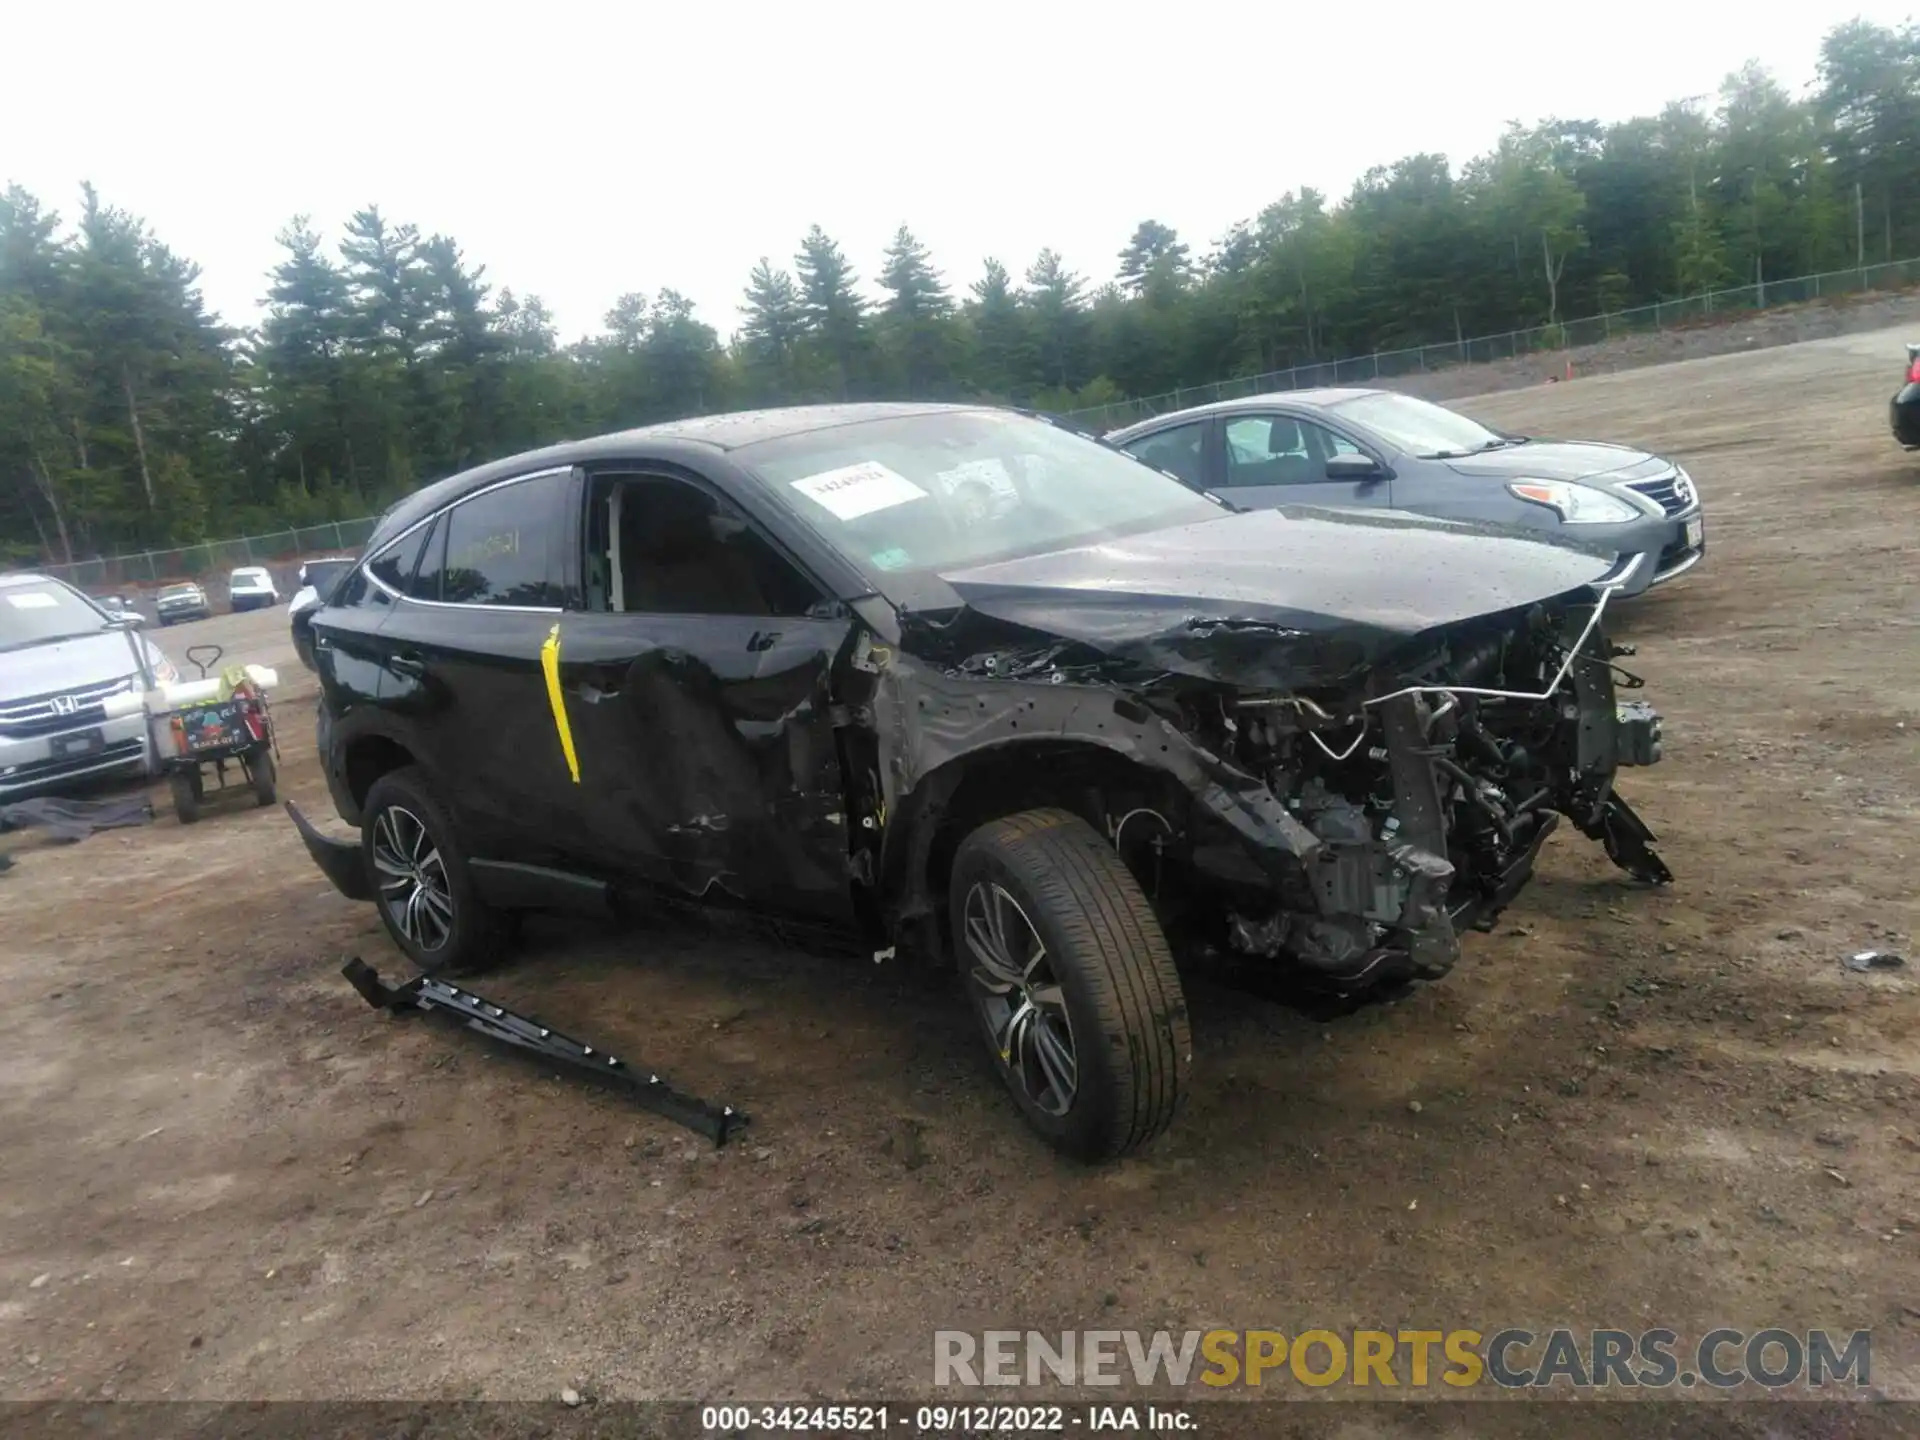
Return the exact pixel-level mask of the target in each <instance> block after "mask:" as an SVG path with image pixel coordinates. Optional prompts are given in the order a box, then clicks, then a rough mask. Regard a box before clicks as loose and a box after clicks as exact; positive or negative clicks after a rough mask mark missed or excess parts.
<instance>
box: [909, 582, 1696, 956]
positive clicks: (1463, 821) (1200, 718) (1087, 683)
mask: <svg viewBox="0 0 1920 1440" xmlns="http://www.w3.org/2000/svg"><path fill="white" fill-rule="evenodd" d="M1606 601H1607V592H1605V591H1600V592H1597V593H1596V592H1593V591H1588V592H1585V593H1584V597H1581V596H1568V597H1561V598H1560V599H1558V600H1555V601H1546V602H1541V603H1537V604H1533V605H1531V606H1527V607H1524V608H1522V609H1518V610H1510V611H1503V612H1498V613H1495V614H1490V615H1483V616H1479V617H1475V618H1472V619H1467V620H1461V621H1457V622H1454V623H1452V624H1448V625H1444V626H1441V627H1438V628H1436V629H1433V630H1429V631H1427V632H1425V633H1424V634H1423V635H1421V636H1420V637H1418V638H1417V639H1415V640H1412V641H1409V642H1408V643H1406V644H1404V645H1402V646H1398V647H1394V648H1392V649H1391V650H1390V651H1389V652H1388V653H1384V654H1375V655H1372V656H1369V657H1367V661H1368V663H1364V664H1358V665H1355V666H1353V667H1352V668H1351V669H1350V671H1349V674H1348V675H1347V676H1346V677H1343V680H1344V683H1340V684H1315V685H1310V686H1304V687H1302V688H1299V689H1289V690H1282V689H1262V688H1255V687H1253V686H1250V685H1246V684H1239V683H1234V684H1228V683H1222V681H1223V677H1232V678H1233V679H1234V680H1236V681H1239V680H1244V679H1247V678H1249V677H1251V676H1254V675H1257V674H1258V673H1260V671H1261V670H1262V669H1266V670H1268V672H1269V673H1271V667H1270V666H1267V665H1265V664H1263V665H1261V666H1258V667H1256V666H1252V665H1249V664H1244V663H1240V664H1236V663H1235V662H1234V660H1233V659H1232V658H1231V655H1232V652H1236V651H1237V652H1238V653H1239V654H1240V655H1241V656H1243V657H1244V656H1249V655H1253V654H1256V653H1260V652H1263V651H1264V652H1267V653H1271V651H1272V650H1273V649H1274V648H1275V647H1276V646H1279V645H1281V644H1282V643H1283V642H1282V637H1281V636H1280V635H1279V634H1277V633H1276V632H1275V631H1274V630H1273V629H1272V627H1270V626H1249V625H1235V624H1234V622H1211V623H1209V622H1199V621H1189V622H1188V623H1187V624H1185V625H1184V626H1182V627H1180V631H1179V634H1180V639H1179V641H1178V644H1179V646H1180V647H1181V648H1183V649H1187V650H1189V651H1192V650H1195V649H1196V648H1199V647H1200V645H1201V642H1205V648H1207V649H1210V650H1212V651H1213V654H1214V658H1215V660H1216V663H1215V664H1211V665H1209V664H1202V663H1197V662H1198V659H1199V657H1198V655H1197V654H1190V655H1189V656H1188V658H1187V659H1185V660H1183V661H1181V662H1180V665H1179V668H1178V669H1177V670H1176V669H1171V668H1169V669H1162V670H1157V671H1156V670H1155V669H1153V668H1151V667H1150V666H1149V665H1148V664H1147V663H1146V661H1147V659H1148V655H1147V653H1146V651H1145V650H1144V648H1143V649H1142V651H1141V652H1140V653H1138V654H1135V655H1133V656H1130V657H1128V658H1126V659H1119V658H1116V657H1115V656H1114V654H1113V653H1112V651H1111V650H1108V651H1107V652H1106V653H1104V654H1095V653H1093V652H1092V651H1091V650H1089V649H1088V648H1086V647H1084V646H1081V645H1077V644H1074V643H1071V642H1068V643H1058V642H1056V643H1055V644H1052V645H1048V646H1043V647H1036V648H1032V649H1028V648H1024V647H1019V646H1017V645H1010V646H1007V647H1006V648H1000V649H995V650H990V651H984V652H982V651H974V652H973V653H971V654H970V655H969V656H968V658H967V659H966V660H964V661H963V662H961V663H960V664H959V665H957V666H951V667H943V668H946V673H947V676H948V677H949V678H951V679H956V680H958V679H961V678H962V677H965V678H966V679H967V680H969V681H971V682H972V684H973V685H974V686H978V685H980V684H981V683H983V682H1000V683H1001V684H1005V685H1007V686H1008V688H1009V689H1012V690H1022V691H1026V692H1027V693H1029V694H1031V687H1036V686H1037V687H1039V688H1040V689H1041V690H1042V693H1044V694H1046V695H1047V698H1048V699H1049V700H1051V701H1054V702H1055V703H1056V704H1057V705H1058V706H1059V707H1060V711H1061V719H1060V721H1059V722H1058V723H1059V725H1060V728H1061V731H1062V733H1067V732H1070V731H1072V730H1074V729H1078V728H1080V727H1082V726H1083V725H1084V724H1085V721H1084V720H1083V719H1082V718H1080V717H1082V716H1083V715H1084V713H1085V711H1086V710H1087V709H1088V706H1087V705H1086V704H1085V702H1084V701H1075V700H1073V699H1072V698H1071V697H1072V696H1074V695H1075V694H1076V693H1078V694H1084V693H1085V688H1086V687H1097V688H1098V689H1099V690H1100V691H1103V692H1105V694H1106V695H1111V696H1115V697H1117V698H1115V699H1113V700H1112V701H1111V702H1110V708H1108V707H1104V706H1103V707H1101V708H1102V709H1103V710H1105V711H1106V714H1107V716H1108V717H1109V719H1111V718H1112V717H1114V716H1118V717H1119V718H1120V719H1122V720H1132V721H1134V722H1138V723H1139V725H1140V726H1141V727H1142V728H1141V730H1140V735H1141V737H1142V740H1143V741H1144V742H1145V743H1136V744H1135V745H1134V747H1133V752H1134V753H1135V754H1136V755H1138V756H1139V757H1140V758H1141V759H1143V760H1145V761H1146V762H1147V763H1148V764H1152V765H1155V766H1159V767H1163V768H1165V769H1167V770H1168V771H1169V772H1170V775H1171V777H1172V778H1177V779H1179V780H1180V781H1181V782H1182V784H1181V787H1180V789H1182V790H1184V791H1185V792H1186V793H1185V794H1180V793H1178V792H1176V791H1171V790H1169V792H1168V793H1167V794H1166V795H1165V796H1164V797H1162V796H1158V795H1155V794H1150V793H1141V794H1132V795H1128V794H1124V793H1123V794H1120V795H1115V794H1112V793H1108V794H1106V795H1104V797H1103V798H1102V800H1101V801H1100V804H1101V805H1102V807H1103V808H1105V810H1106V811H1107V814H1106V815H1105V817H1104V819H1105V827H1104V828H1105V829H1106V831H1107V833H1108V834H1109V835H1110V836H1111V837H1112V839H1113V843H1114V845H1115V846H1116V848H1117V849H1119V850H1120V851H1121V853H1122V855H1123V856H1124V857H1125V858H1126V859H1127V861H1128V863H1129V865H1130V866H1131V867H1132V868H1133V869H1134V870H1135V872H1136V874H1138V875H1139V876H1140V878H1141V880H1142V884H1143V886H1144V887H1145V888H1146V889H1147V890H1148V893H1149V894H1150V895H1151V896H1152V897H1153V898H1154V900H1155V903H1156V905H1157V906H1158V907H1159V908H1160V909H1161V912H1162V915H1163V919H1164V920H1165V921H1166V923H1167V926H1168V928H1169V931H1170V933H1179V934H1182V935H1184V936H1185V937H1186V938H1188V939H1189V940H1197V941H1199V942H1201V943H1203V944H1205V945H1207V946H1208V947H1210V948H1213V949H1216V950H1218V951H1221V952H1224V953H1227V954H1230V955H1239V956H1242V957H1246V958H1249V959H1253V960H1257V961H1268V962H1277V963H1280V964H1282V965H1288V966H1291V967H1296V968H1297V969H1298V970H1299V971H1300V972H1302V975H1301V978H1303V979H1305V980H1307V981H1309V982H1310V983H1313V984H1315V985H1318V986H1320V987H1322V988H1329V989H1332V990H1335V991H1337V992H1342V993H1345V992H1351V991H1358V990H1362V989H1370V988H1373V987H1375V986H1379V985H1386V984H1391V983H1394V982H1397V981H1402V980H1408V979H1433V978H1437V977H1439V976H1441V975H1444V974H1445V973H1446V972H1447V971H1448V970H1449V969H1451V968H1452V966H1453V964H1454V962H1455V961H1456V960H1457V959H1458V957H1459V953H1460V942H1459V937H1460V935H1461V933H1462V932H1463V931H1466V930H1472V929H1478V930H1488V929H1491V928H1492V927H1493V924H1494V922H1495V920H1496V919H1497V918H1498V916H1499V915H1500V913H1501V912H1502V910H1503V909H1504V908H1505V907H1506V906H1507V905H1508V904H1509V903H1511V901H1512V900H1513V899H1514V897H1515V896H1516V895H1518V894H1519V892H1520V891H1521V890H1522V889H1523V888H1524V887H1525V885H1526V884H1527V882H1528V880H1529V879H1530V878H1531V877H1532V874H1533V869H1534V864H1535V861H1536V859H1537V857H1538V856H1539V854H1540V851H1541V848H1542V846H1543V845H1544V844H1545V843H1546V841H1547V839H1548V837H1549V836H1551V835H1552V834H1554V833H1555V831H1556V829H1557V828H1558V827H1559V825H1560V824H1561V822H1562V820H1566V821H1570V822H1571V823H1572V826H1573V827H1574V828H1575V829H1577V830H1579V831H1580V832H1581V833H1582V834H1584V835H1586V836H1588V837H1589V838H1591V839H1594V840H1598V841H1599V842H1600V843H1601V844H1602V845H1603V846H1604V847H1605V849H1606V852H1607V854H1608V855H1609V856H1610V857H1611V858H1612V859H1613V861H1614V862H1615V863H1616V864H1617V865H1619V866H1620V867H1621V868H1622V869H1623V870H1625V871H1627V872H1628V873H1629V874H1631V875H1633V876H1634V877H1635V878H1637V879H1640V880H1642V881H1645V882H1648V883H1651V884H1665V883H1667V882H1668V881H1670V880H1671V879H1672V876H1671V874H1670V873H1669V871H1668V870H1667V868H1666V866H1665V865H1664V864H1663V863H1662V862H1661V860H1660V859H1659V857H1658V856H1657V855H1656V854H1655V853H1654V851H1653V849H1652V847H1651V842H1652V840H1653V836H1652V835H1651V833H1650V832H1649V831H1648V830H1647V828H1646V826H1645V825H1644V824H1643V823H1642V822H1641V820H1640V819H1639V817H1638V816H1637V815H1635V813H1634V812H1633V810H1632V809H1631V808H1630V807H1629V806H1628V805H1627V803H1626V802H1625V801H1624V800H1622V799H1621V798H1620V796H1619V795H1617V794H1616V793H1615V791H1614V777H1615V772H1616V771H1617V770H1618V769H1619V768H1621V767H1629V766H1644V765H1651V764H1653V763H1655V762H1656V761H1657V760H1658V759H1659V758H1660V743H1661V727H1660V717H1659V716H1658V714H1657V713H1655V711H1654V710H1653V708H1652V707H1651V706H1650V705H1648V704H1647V703H1645V702H1644V701H1639V700H1627V701H1621V700H1620V699H1619V698H1618V696H1619V692H1621V691H1630V690H1633V689H1637V688H1639V687H1640V685H1641V681H1640V680H1639V679H1638V677H1636V676H1633V675H1631V674H1629V673H1628V672H1626V671H1624V670H1622V669H1621V668H1620V666H1619V664H1618V661H1619V660H1620V659H1621V658H1623V657H1625V656H1628V655H1631V654H1632V650H1631V648H1630V647H1625V646H1616V645H1613V644H1612V643H1610V642H1609V641H1608V640H1607V638H1606V636H1605V633H1604V630H1603V628H1602V625H1601V620H1602V618H1603V615H1604V611H1605V609H1606ZM1296 633H1299V634H1301V637H1302V638H1303V639H1304V638H1305V637H1304V632H1296ZM1157 643H1160V644H1161V646H1162V649H1163V651H1164V650H1165V648H1166V642H1165V641H1164V639H1163V640H1162V641H1161V642H1157ZM922 653H925V652H924V650H923V652H922ZM1303 673H1307V674H1311V675H1312V676H1313V678H1314V679H1315V680H1317V681H1318V680H1324V679H1325V678H1327V676H1326V670H1325V667H1321V668H1319V669H1318V670H1315V669H1314V668H1313V667H1306V668H1305V670H1304V671H1303ZM994 688H995V689H998V688H1000V686H999V685H995V686H994ZM1023 703H1024V704H1025V706H1026V708H1027V709H1028V710H1033V708H1034V702H1033V701H1032V700H1028V701H1025V702H1023ZM993 708H996V709H997V708H998V707H997V706H995V707H993ZM1042 713H1044V712H1036V713H1035V717H1034V718H1035V720H1036V721H1038V720H1040V718H1041V714H1042ZM1099 723H1101V725H1102V727H1103V728H1105V729H1110V728H1111V727H1110V726H1108V725H1107V724H1106V722H1099ZM1153 730H1158V731H1160V732H1161V734H1160V735H1159V736H1158V737H1156V736H1154V735H1153V734H1151V733H1150V732H1151V731H1153ZM1173 736H1177V737H1179V738H1180V739H1182V740H1183V741H1185V742H1186V744H1187V745H1189V746H1191V750H1190V752H1189V762H1190V763H1188V764H1187V765H1186V766H1184V767H1181V766H1179V765H1176V763H1175V762H1176V760H1177V759H1178V758H1179V757H1177V756H1176V755H1175V754H1174V753H1173V752H1172V751H1171V749H1170V747H1169V746H1168V745H1167V744H1165V743H1164V740H1165V738H1167V737H1173ZM1155 738H1159V739H1161V740H1162V742H1163V743H1160V744H1157V745H1156V744H1153V743H1152V741H1153V740H1154V739H1155ZM1250 841H1251V842H1252V843H1249V842H1250Z"/></svg>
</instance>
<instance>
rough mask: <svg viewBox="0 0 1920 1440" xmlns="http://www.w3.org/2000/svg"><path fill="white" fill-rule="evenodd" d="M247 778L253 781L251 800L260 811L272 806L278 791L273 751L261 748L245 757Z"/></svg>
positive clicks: (277, 772)
mask: <svg viewBox="0 0 1920 1440" xmlns="http://www.w3.org/2000/svg"><path fill="white" fill-rule="evenodd" d="M247 778H248V779H250V780H252V781H253V800H254V803H255V804H256V805H259V806H260V807H261V808H262V809H265V808H266V807H267V806H269V805H271V804H273V802H274V799H275V798H276V795H277V793H278V790H279V779H280V775H279V769H278V767H277V766H275V764H274V763H273V751H271V750H269V749H268V748H267V747H266V746H264V745H263V746H261V747H260V748H259V749H258V750H256V751H254V752H253V754H251V755H249V756H248V757H247Z"/></svg>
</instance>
